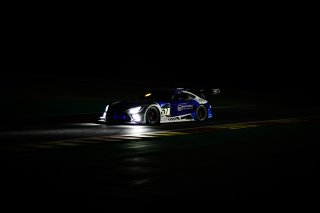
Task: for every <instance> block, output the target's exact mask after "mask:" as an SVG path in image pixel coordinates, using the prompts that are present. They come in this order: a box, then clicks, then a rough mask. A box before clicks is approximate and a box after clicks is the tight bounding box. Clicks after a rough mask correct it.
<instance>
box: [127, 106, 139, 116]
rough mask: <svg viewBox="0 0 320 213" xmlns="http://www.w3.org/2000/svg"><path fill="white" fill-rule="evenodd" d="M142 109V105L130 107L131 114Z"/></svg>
mask: <svg viewBox="0 0 320 213" xmlns="http://www.w3.org/2000/svg"><path fill="white" fill-rule="evenodd" d="M140 110H141V106H139V107H134V108H131V109H129V113H130V114H136V113H138V112H139V111H140Z"/></svg>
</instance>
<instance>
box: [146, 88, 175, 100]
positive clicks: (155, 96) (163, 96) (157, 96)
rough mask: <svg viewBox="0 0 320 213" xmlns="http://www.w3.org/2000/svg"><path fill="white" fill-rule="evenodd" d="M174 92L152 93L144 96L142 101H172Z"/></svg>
mask: <svg viewBox="0 0 320 213" xmlns="http://www.w3.org/2000/svg"><path fill="white" fill-rule="evenodd" d="M172 95H173V92H172V91H161V90H160V91H150V92H147V93H145V94H144V95H143V97H142V99H143V100H147V101H154V100H171V99H172Z"/></svg>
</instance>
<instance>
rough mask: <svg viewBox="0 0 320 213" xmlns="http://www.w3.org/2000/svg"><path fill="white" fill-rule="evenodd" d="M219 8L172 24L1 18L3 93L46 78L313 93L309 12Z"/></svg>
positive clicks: (42, 15) (143, 18) (58, 15)
mask: <svg viewBox="0 0 320 213" xmlns="http://www.w3.org/2000/svg"><path fill="white" fill-rule="evenodd" d="M224 9H225V10H224V11H225V12H221V13H217V11H218V10H219V9H218V8H214V10H212V11H211V12H210V11H201V10H200V11H199V10H198V11H197V13H192V12H187V11H185V12H183V13H182V14H180V13H176V14H175V13H171V15H170V16H169V15H168V14H166V13H164V12H162V13H156V14H155V15H154V16H150V15H151V14H152V13H153V11H149V14H147V15H143V14H141V13H139V12H138V11H137V13H136V14H134V15H131V14H126V15H124V14H123V13H121V14H120V13H118V14H117V15H114V14H113V15H111V14H109V13H107V12H106V14H100V13H99V12H98V11H97V13H96V14H95V12H94V11H91V12H90V13H88V14H86V13H83V11H82V12H78V13H77V12H75V11H76V10H73V11H72V13H71V12H70V13H68V12H67V11H64V12H58V11H50V12H48V11H46V10H43V11H41V12H39V11H40V10H38V11H37V13H32V12H30V13H27V14H25V13H26V12H25V13H23V15H21V14H19V13H18V14H17V13H13V14H9V15H7V16H6V21H5V26H4V27H5V30H4V33H3V35H4V37H3V39H2V44H3V47H4V48H2V53H3V54H2V55H3V56H2V57H3V58H2V59H3V62H4V63H3V66H2V71H1V84H6V85H7V84H9V85H10V84H14V85H15V88H18V89H21V88H24V89H27V88H28V87H37V84H38V83H39V82H42V84H43V83H45V82H46V81H48V80H50V79H51V80H52V79H55V81H57V82H59V81H60V80H64V79H67V80H68V81H70V85H72V83H73V81H72V80H70V78H71V79H72V78H75V79H80V80H81V79H85V80H90V79H92V81H93V83H92V85H89V86H88V87H94V85H95V83H94V80H95V79H99V80H103V81H104V82H106V83H108V84H112V83H115V84H117V83H119V80H123V79H125V80H132V81H135V80H143V81H144V82H155V81H159V82H161V81H165V82H173V83H176V82H178V83H182V84H183V83H186V84H188V85H190V84H192V83H198V82H201V83H203V84H209V85H212V86H214V87H222V88H227V89H231V90H238V89H249V90H265V91H272V92H278V91H284V92H287V91H289V92H292V91H296V90H299V91H302V92H304V93H305V94H310V93H313V92H314V91H315V90H317V86H316V83H317V78H316V77H315V71H316V70H318V68H319V67H318V64H317V63H316V52H317V48H316V46H317V45H318V42H317V41H316V37H317V30H316V28H315V26H314V17H313V13H312V12H310V13H308V11H305V10H303V9H301V10H300V11H296V10H293V9H292V8H282V10H281V9H279V10H269V9H263V10H262V9H261V8H260V7H258V8H257V9H256V10H251V9H248V10H246V11H242V10H238V11H237V10H236V9H235V8H234V9H233V10H232V11H228V10H226V9H227V8H224ZM108 11H110V10H108ZM181 11H182V10H181ZM181 11H180V12H181ZM235 11H236V12H235ZM73 12H74V13H73ZM172 12H174V11H172ZM172 14H174V15H172ZM25 84H27V87H26V86H25ZM21 85H24V86H21ZM75 86H76V85H75ZM123 86H124V87H125V86H126V85H125V84H124V85H123ZM179 86H180V85H179ZM52 90H54V88H52ZM8 92H9V91H8Z"/></svg>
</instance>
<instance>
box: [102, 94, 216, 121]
mask: <svg viewBox="0 0 320 213" xmlns="http://www.w3.org/2000/svg"><path fill="white" fill-rule="evenodd" d="M218 93H220V90H219V89H213V90H212V94H218ZM200 96H201V97H200ZM212 116H213V111H212V106H211V105H210V104H209V102H208V101H207V100H205V99H204V96H203V94H202V93H201V94H200V95H199V96H198V95H196V94H194V93H192V92H190V91H188V90H186V89H183V88H177V89H174V90H156V91H150V92H148V93H146V94H145V95H144V96H143V97H142V98H141V99H140V100H134V101H118V102H115V103H112V104H110V105H107V106H106V109H105V112H104V113H103V115H102V116H101V117H100V120H99V121H100V122H107V123H115V122H121V123H134V124H149V125H156V124H159V123H170V122H182V121H204V120H207V119H211V118H212Z"/></svg>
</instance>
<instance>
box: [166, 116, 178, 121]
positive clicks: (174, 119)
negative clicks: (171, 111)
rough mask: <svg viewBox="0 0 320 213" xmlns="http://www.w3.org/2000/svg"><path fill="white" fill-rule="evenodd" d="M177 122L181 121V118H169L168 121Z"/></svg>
mask: <svg viewBox="0 0 320 213" xmlns="http://www.w3.org/2000/svg"><path fill="white" fill-rule="evenodd" d="M176 120H180V118H179V117H173V118H168V121H176Z"/></svg>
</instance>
